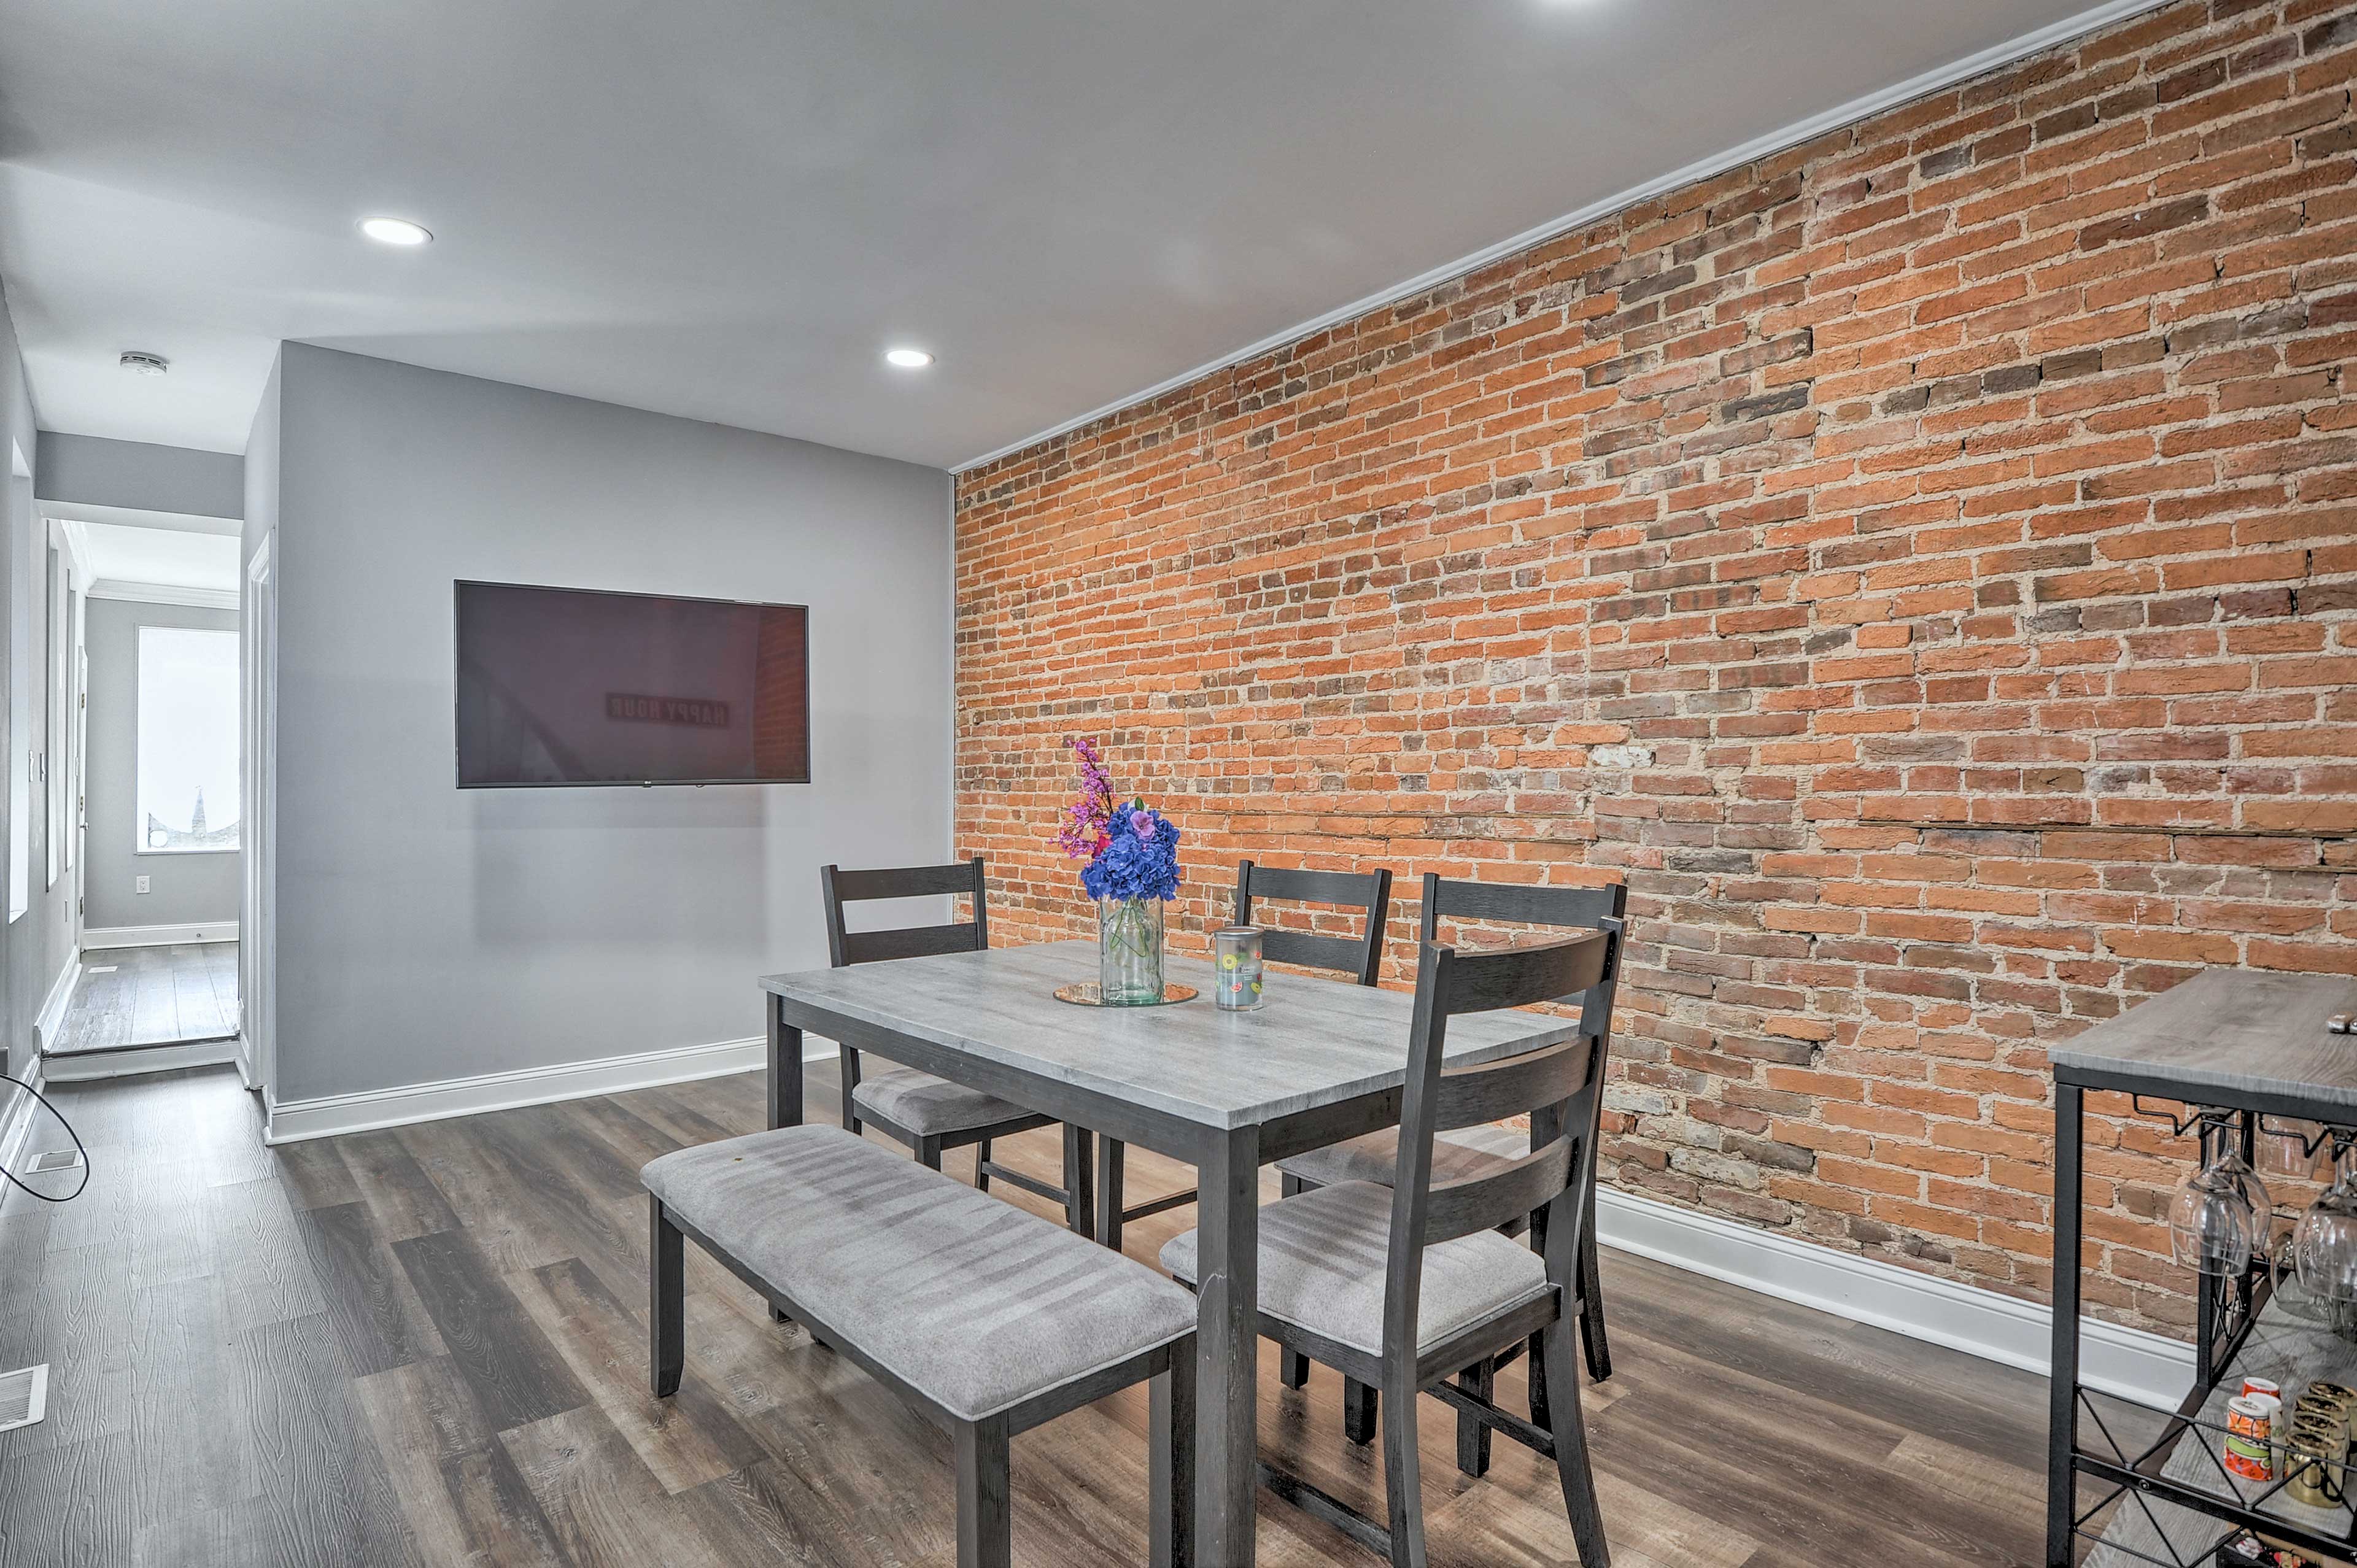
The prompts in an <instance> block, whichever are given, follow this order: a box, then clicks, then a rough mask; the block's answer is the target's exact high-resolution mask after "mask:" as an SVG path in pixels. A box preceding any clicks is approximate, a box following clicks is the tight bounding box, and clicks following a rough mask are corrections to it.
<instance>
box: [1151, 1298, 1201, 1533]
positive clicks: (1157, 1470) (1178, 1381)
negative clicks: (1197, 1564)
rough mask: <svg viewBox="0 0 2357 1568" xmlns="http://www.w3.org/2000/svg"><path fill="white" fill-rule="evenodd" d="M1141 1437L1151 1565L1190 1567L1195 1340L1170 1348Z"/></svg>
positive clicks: (1154, 1387) (1193, 1466)
mask: <svg viewBox="0 0 2357 1568" xmlns="http://www.w3.org/2000/svg"><path fill="white" fill-rule="evenodd" d="M1147 1407H1148V1409H1149V1411H1150V1412H1151V1420H1150V1423H1149V1425H1148V1427H1147V1436H1146V1441H1147V1442H1148V1443H1149V1444H1152V1445H1153V1446H1152V1451H1151V1452H1150V1453H1149V1454H1148V1455H1147V1456H1146V1476H1147V1495H1148V1498H1149V1501H1148V1503H1147V1506H1148V1507H1149V1508H1151V1509H1153V1510H1154V1517H1153V1520H1152V1521H1151V1523H1150V1524H1149V1526H1148V1530H1149V1531H1150V1532H1151V1535H1152V1539H1153V1546H1152V1558H1151V1561H1152V1563H1153V1568H1189V1565H1190V1564H1191V1563H1193V1562H1194V1561H1195V1342H1194V1340H1192V1339H1191V1338H1190V1339H1185V1340H1181V1341H1180V1342H1179V1344H1177V1345H1175V1346H1173V1347H1172V1348H1171V1351H1170V1369H1169V1370H1168V1371H1167V1372H1165V1373H1163V1374H1162V1375H1161V1376H1160V1377H1157V1378H1156V1379H1155V1380H1153V1383H1152V1386H1151V1388H1150V1390H1149V1391H1148V1395H1147Z"/></svg>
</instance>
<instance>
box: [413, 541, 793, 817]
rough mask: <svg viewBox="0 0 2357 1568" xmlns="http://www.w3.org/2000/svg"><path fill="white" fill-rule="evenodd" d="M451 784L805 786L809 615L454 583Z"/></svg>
mask: <svg viewBox="0 0 2357 1568" xmlns="http://www.w3.org/2000/svg"><path fill="white" fill-rule="evenodd" d="M457 629H458V679H457V686H458V787H459V788H460V789H523V788H532V787H535V786H543V787H544V786H554V785H567V784H641V785H644V784H807V783H809V782H810V776H811V771H810V766H811V765H810V611H809V609H808V608H807V607H804V606H802V605H748V604H738V603H736V602H734V601H731V600H727V599H681V598H669V597H662V596H656V595H652V594H611V593H597V592H592V591H590V590H587V589H582V588H535V587H526V586H522V585H518V584H513V583H464V582H462V583H460V584H458V585H457Z"/></svg>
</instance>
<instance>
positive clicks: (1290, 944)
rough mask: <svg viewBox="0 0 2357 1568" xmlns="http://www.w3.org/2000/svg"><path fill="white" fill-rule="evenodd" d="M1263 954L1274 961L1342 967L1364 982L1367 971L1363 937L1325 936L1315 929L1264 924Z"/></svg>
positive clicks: (1304, 965) (1261, 938)
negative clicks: (1286, 928)
mask: <svg viewBox="0 0 2357 1568" xmlns="http://www.w3.org/2000/svg"><path fill="white" fill-rule="evenodd" d="M1260 951H1261V956H1262V957H1263V958H1265V959H1266V960H1268V961H1270V962H1271V963H1297V964H1299V965H1301V967H1302V968H1304V969H1332V970H1340V972H1342V973H1344V974H1347V975H1349V976H1350V977H1351V979H1353V980H1357V981H1359V983H1361V984H1362V985H1363V984H1366V983H1367V982H1366V981H1365V980H1363V979H1362V978H1361V976H1363V975H1364V974H1365V972H1366V961H1367V944H1366V941H1365V940H1364V939H1363V938H1351V937H1321V936H1319V935H1318V934H1317V933H1315V932H1313V931H1288V930H1285V929H1281V928H1271V927H1267V926H1264V927H1262V928H1261V933H1260Z"/></svg>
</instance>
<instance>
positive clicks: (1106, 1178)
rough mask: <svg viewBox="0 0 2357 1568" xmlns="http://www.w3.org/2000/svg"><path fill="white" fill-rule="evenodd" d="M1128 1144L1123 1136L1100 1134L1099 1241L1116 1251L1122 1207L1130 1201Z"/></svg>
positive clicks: (1100, 1243)
mask: <svg viewBox="0 0 2357 1568" xmlns="http://www.w3.org/2000/svg"><path fill="white" fill-rule="evenodd" d="M1124 1149H1125V1145H1124V1144H1123V1143H1122V1141H1121V1140H1120V1139H1119V1138H1107V1137H1104V1136H1103V1135H1102V1134H1100V1135H1099V1136H1098V1138H1097V1177H1098V1188H1097V1242H1098V1244H1099V1245H1101V1246H1105V1247H1110V1248H1112V1249H1113V1250H1114V1251H1116V1252H1118V1251H1121V1207H1122V1204H1123V1203H1124V1202H1125V1201H1126V1200H1125V1198H1124V1197H1122V1191H1121V1185H1122V1176H1123V1174H1124V1167H1125V1165H1126V1163H1127V1162H1126V1161H1125V1157H1124V1153H1123V1151H1124Z"/></svg>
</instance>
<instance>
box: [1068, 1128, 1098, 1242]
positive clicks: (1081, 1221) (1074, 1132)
mask: <svg viewBox="0 0 2357 1568" xmlns="http://www.w3.org/2000/svg"><path fill="white" fill-rule="evenodd" d="M1095 1136H1096V1135H1095V1134H1094V1133H1091V1132H1090V1131H1089V1130H1088V1129H1087V1128H1086V1127H1075V1126H1073V1125H1072V1124H1071V1122H1065V1123H1064V1223H1065V1224H1067V1225H1069V1226H1071V1228H1072V1229H1073V1230H1076V1231H1078V1232H1079V1233H1080V1234H1081V1235H1082V1236H1087V1237H1094V1236H1095V1235H1096V1233H1097V1182H1096V1176H1095V1174H1094V1172H1093V1169H1092V1166H1093V1165H1094V1162H1093V1161H1092V1159H1091V1158H1090V1157H1089V1156H1090V1155H1091V1153H1092V1145H1093V1144H1094V1141H1095Z"/></svg>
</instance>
